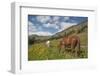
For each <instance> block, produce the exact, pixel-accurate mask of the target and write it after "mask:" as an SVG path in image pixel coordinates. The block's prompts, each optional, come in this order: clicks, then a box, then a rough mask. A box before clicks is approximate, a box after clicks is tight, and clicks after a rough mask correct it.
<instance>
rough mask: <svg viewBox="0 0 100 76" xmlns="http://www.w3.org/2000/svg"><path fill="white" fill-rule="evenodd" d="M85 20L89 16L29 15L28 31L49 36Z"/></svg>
mask: <svg viewBox="0 0 100 76" xmlns="http://www.w3.org/2000/svg"><path fill="white" fill-rule="evenodd" d="M85 20H87V17H76V16H45V15H44V16H43V15H28V32H29V35H32V34H36V35H40V36H49V35H53V34H55V33H57V32H60V31H62V30H64V29H66V28H68V27H70V26H75V25H77V24H78V23H80V22H82V21H85Z"/></svg>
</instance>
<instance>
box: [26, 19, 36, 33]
mask: <svg viewBox="0 0 100 76" xmlns="http://www.w3.org/2000/svg"><path fill="white" fill-rule="evenodd" d="M28 26H29V32H35V31H37V30H36V27H35V26H34V24H33V23H32V22H30V21H29V22H28Z"/></svg>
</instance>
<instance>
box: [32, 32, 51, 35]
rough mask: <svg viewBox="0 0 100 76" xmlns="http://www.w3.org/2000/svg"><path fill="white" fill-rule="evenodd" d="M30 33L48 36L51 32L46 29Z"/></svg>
mask: <svg viewBox="0 0 100 76" xmlns="http://www.w3.org/2000/svg"><path fill="white" fill-rule="evenodd" d="M31 34H36V35H39V36H50V35H52V33H50V32H47V31H45V32H44V31H38V32H33V33H31Z"/></svg>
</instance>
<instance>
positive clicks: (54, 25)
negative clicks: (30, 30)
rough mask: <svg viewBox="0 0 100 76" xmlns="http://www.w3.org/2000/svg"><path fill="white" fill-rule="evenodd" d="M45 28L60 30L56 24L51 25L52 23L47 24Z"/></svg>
mask: <svg viewBox="0 0 100 76" xmlns="http://www.w3.org/2000/svg"><path fill="white" fill-rule="evenodd" d="M43 26H44V27H47V28H50V27H51V28H54V29H59V27H58V25H56V24H51V23H47V24H43Z"/></svg>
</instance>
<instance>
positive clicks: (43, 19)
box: [36, 16, 51, 23]
mask: <svg viewBox="0 0 100 76" xmlns="http://www.w3.org/2000/svg"><path fill="white" fill-rule="evenodd" d="M36 19H37V21H39V22H41V23H46V22H47V21H49V20H50V19H51V18H50V16H37V17H36Z"/></svg>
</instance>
